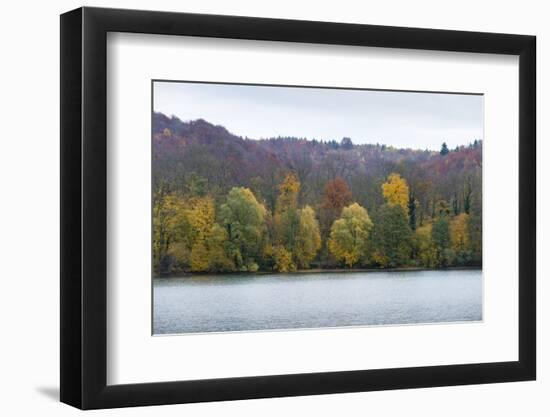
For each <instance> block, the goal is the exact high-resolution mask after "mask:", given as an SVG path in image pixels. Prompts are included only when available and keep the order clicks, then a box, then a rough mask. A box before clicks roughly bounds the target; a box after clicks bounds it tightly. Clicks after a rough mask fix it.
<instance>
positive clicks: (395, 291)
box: [153, 270, 482, 334]
mask: <svg viewBox="0 0 550 417" xmlns="http://www.w3.org/2000/svg"><path fill="white" fill-rule="evenodd" d="M153 296H154V300H153V301H154V311H153V333H154V334H174V333H197V332H224V331H245V330H268V329H297V328H319V327H342V326H361V325H363V326H364V325H390V324H409V323H438V322H456V321H476V320H481V319H482V317H481V316H482V274H481V271H480V270H460V271H459V270H455V271H410V272H343V273H336V272H334V273H327V272H320V273H307V274H282V275H281V274H267V275H223V276H222V275H194V276H188V277H184V278H162V279H155V280H154V283H153Z"/></svg>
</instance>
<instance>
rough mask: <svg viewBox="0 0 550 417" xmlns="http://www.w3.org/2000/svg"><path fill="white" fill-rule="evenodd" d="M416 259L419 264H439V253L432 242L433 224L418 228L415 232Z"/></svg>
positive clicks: (431, 265)
mask: <svg viewBox="0 0 550 417" xmlns="http://www.w3.org/2000/svg"><path fill="white" fill-rule="evenodd" d="M414 245H415V249H416V259H417V262H418V265H419V266H423V267H425V268H433V267H435V266H437V253H436V250H435V247H434V245H433V242H432V225H431V224H427V225H425V226H422V227H419V228H418V229H416V231H415V234H414Z"/></svg>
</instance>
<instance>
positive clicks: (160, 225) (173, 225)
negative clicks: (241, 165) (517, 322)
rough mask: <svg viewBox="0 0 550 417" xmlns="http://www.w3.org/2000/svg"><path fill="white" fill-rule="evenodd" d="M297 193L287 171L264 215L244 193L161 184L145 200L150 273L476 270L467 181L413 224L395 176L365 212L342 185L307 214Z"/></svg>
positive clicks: (198, 184) (413, 204)
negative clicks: (149, 217) (149, 213)
mask: <svg viewBox="0 0 550 417" xmlns="http://www.w3.org/2000/svg"><path fill="white" fill-rule="evenodd" d="M301 188H302V185H301V183H300V181H299V178H298V175H297V174H296V173H295V172H293V171H289V172H287V173H286V175H285V176H284V178H283V180H282V181H281V182H280V183H279V184H278V185H277V190H278V192H277V196H276V200H275V204H274V209H273V210H271V209H270V208H269V207H267V206H266V204H265V201H262V200H261V199H260V198H258V196H257V195H255V193H254V192H253V191H252V190H251V189H250V188H247V187H242V186H241V187H233V188H231V190H230V191H229V192H228V193H227V194H226V195H225V196H224V197H223V198H222V199H219V198H218V199H217V198H215V196H213V195H212V194H211V193H210V192H209V188H208V187H207V184H206V180H205V179H204V178H201V177H198V176H196V175H195V176H194V177H193V181H192V182H191V184H190V186H189V187H187V188H186V189H185V191H183V192H181V190H174V189H171V187H170V185H169V184H168V183H161V185H160V186H159V187H158V188H157V189H156V191H155V193H154V196H153V233H154V239H153V263H154V271H155V273H156V274H157V275H161V274H168V273H174V272H181V271H193V272H233V271H242V272H245V271H246V272H256V271H279V272H289V271H295V270H297V269H307V268H312V267H315V268H335V267H346V268H360V267H378V268H395V267H408V266H414V267H426V268H440V267H448V266H454V265H457V266H463V265H480V264H481V255H482V254H481V249H482V248H481V216H480V213H481V211H479V212H475V211H474V210H473V209H472V189H471V185H469V183H466V184H465V192H464V193H463V194H462V196H461V200H460V201H458V199H454V200H451V201H446V200H438V201H437V202H436V203H435V204H434V205H433V210H432V213H431V215H430V216H429V217H427V218H424V219H423V220H422V221H420V220H419V218H418V209H419V207H420V206H421V205H420V202H419V201H418V199H417V198H416V197H415V193H414V190H413V189H411V187H409V184H408V183H407V181H406V179H405V178H403V177H402V176H401V175H400V174H399V173H391V174H390V175H388V177H387V178H386V180H385V182H383V183H382V184H381V189H380V191H381V194H382V196H383V198H384V202H383V204H381V205H380V206H379V207H378V208H377V209H376V210H374V211H373V212H369V210H367V208H365V207H364V206H362V205H361V204H359V203H358V202H357V201H355V199H354V196H353V193H352V191H351V190H350V187H349V186H348V184H347V182H346V181H345V180H344V179H343V178H341V177H336V178H335V179H333V180H331V181H328V182H327V183H326V184H325V186H324V187H323V193H322V198H321V200H320V202H319V203H318V204H317V205H316V206H312V205H309V204H300V198H299V196H300V192H301Z"/></svg>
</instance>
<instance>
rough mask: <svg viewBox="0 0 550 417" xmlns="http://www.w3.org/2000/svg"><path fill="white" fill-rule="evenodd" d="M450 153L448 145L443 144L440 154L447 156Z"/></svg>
mask: <svg viewBox="0 0 550 417" xmlns="http://www.w3.org/2000/svg"><path fill="white" fill-rule="evenodd" d="M448 153H449V148H448V147H447V144H446V143H445V142H443V144H442V145H441V150H440V151H439V154H440V155H441V156H445V155H447V154H448Z"/></svg>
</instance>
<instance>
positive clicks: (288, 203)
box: [275, 172, 300, 213]
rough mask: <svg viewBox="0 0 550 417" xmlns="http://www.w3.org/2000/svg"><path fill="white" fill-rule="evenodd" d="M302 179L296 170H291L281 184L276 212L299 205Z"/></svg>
mask: <svg viewBox="0 0 550 417" xmlns="http://www.w3.org/2000/svg"><path fill="white" fill-rule="evenodd" d="M299 193H300V181H299V180H298V177H297V176H296V174H295V173H294V172H289V173H288V174H287V175H286V176H285V179H284V180H283V182H282V183H281V184H280V185H279V196H278V197H277V202H276V205H275V212H276V213H282V212H284V211H286V210H288V209H289V208H297V207H298V194H299Z"/></svg>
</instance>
